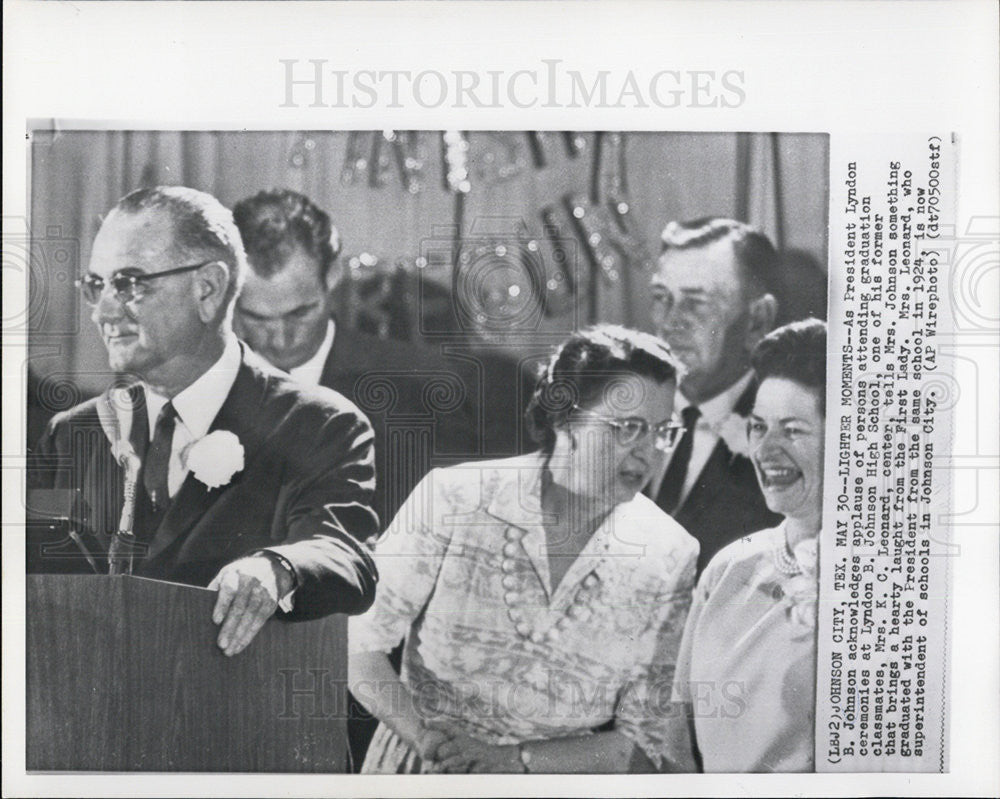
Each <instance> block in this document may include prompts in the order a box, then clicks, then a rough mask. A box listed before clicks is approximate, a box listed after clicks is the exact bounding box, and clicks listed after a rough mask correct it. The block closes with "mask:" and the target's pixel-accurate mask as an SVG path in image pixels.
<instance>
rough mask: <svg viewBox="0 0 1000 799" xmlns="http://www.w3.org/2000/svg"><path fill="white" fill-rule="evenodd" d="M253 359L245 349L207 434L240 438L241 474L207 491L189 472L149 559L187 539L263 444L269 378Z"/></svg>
mask: <svg viewBox="0 0 1000 799" xmlns="http://www.w3.org/2000/svg"><path fill="white" fill-rule="evenodd" d="M255 357H256V356H253V355H252V353H250V352H248V351H247V349H246V348H245V347H244V349H243V360H242V362H241V363H240V368H239V371H238V372H237V373H236V380H235V381H233V386H232V388H231V389H230V390H229V394H228V395H227V396H226V401H225V402H224V403H223V404H222V408H220V410H219V413H218V414H217V415H216V417H215V419H214V420H213V421H212V425H211V427H210V428H209V433H213V432H215V431H216V430H229V431H230V432H232V433H234V434H235V435H236V437H237V438H239V440H240V444H242V445H243V464H244V466H243V471H241V472H238V473H237V474H235V475H234V476H233V479H232V480H231V481H230V482H229V483H228V484H227V485H224V486H220V487H219V488H214V489H209V488H208V487H207V486H205V484H204V483H202V482H201V481H200V480H198V479H197V478H196V477H195V476H194V475H193V474H192V473H190V472H189V473H188V475H187V477H185V478H184V482H183V483H182V484H181V487H180V490H179V491H178V492H177V494H176V496H174V499H173V502H172V503H171V504H170V508H169V510H168V511H167V512H166V514H165V515H164V517H163V520H162V521H161V522H160V526H159V527H158V528H157V531H156V535H155V536H154V538H153V541H152V544H151V546H150V550H149V555H148V557H149V558H150V559H152V558H155V557H156V556H157V555H159V554H161V553H162V552H163V551H164V550H165V549H167V547H169V546H170V545H171V544H172V543H173V542H174V541H176V540H177V539H178V538H180V537H181V536H184V535H186V534H187V533H188V532H189V531H190V530H191V528H192V527H194V526H195V525H196V524H197V522H198V520H199V519H201V518H202V517H203V516H204V515H205V514H206V513H207V512H208V511H209V509H210V508H211V507H212V505H214V504H215V503H216V502H218V501H219V499H220V498H221V497H222V496H224V495H225V493H226V492H227V491H228V490H229V489H230V488H232V487H233V486H235V485H237V484H239V482H240V481H241V480H242V479H243V475H244V473H245V472H246V469H247V465H248V464H249V463H250V462H251V459H252V458H253V455H254V453H255V452H256V451H257V450H258V449H259V448H260V446H261V444H262V443H263V441H264V438H265V436H266V433H267V431H266V430H265V429H264V426H263V425H261V424H260V423H259V422H260V418H259V408H260V406H261V404H262V403H263V400H264V396H265V394H266V390H267V382H268V378H267V375H266V374H264V373H262V372H261V371H260V370H258V369H256V368H254V363H253V362H254V359H255Z"/></svg>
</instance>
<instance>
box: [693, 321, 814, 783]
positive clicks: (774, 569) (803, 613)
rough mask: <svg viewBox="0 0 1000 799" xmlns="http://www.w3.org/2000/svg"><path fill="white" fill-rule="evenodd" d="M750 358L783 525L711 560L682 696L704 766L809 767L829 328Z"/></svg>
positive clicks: (766, 477)
mask: <svg viewBox="0 0 1000 799" xmlns="http://www.w3.org/2000/svg"><path fill="white" fill-rule="evenodd" d="M752 362H753V366H754V371H755V372H756V373H757V380H758V389H757V398H756V401H755V403H754V409H753V412H752V413H751V415H750V418H749V421H748V423H747V427H748V431H747V432H748V436H749V443H750V457H751V460H752V461H753V464H754V468H755V469H756V472H757V479H758V481H759V482H760V487H761V490H762V491H763V492H764V498H765V500H766V501H767V506H768V507H769V508H770V509H771V510H772V511H774V512H776V513H780V514H782V515H784V517H785V520H784V522H782V523H781V524H780V525H778V526H777V527H774V528H771V529H769V530H762V531H760V532H758V533H754V534H753V535H751V536H749V537H747V538H743V539H739V540H737V541H735V542H734V543H732V544H730V545H729V546H727V547H726V548H725V549H723V550H721V551H720V552H719V553H718V554H717V555H716V556H715V557H714V558H713V559H712V560H711V562H710V563H709V564H708V567H707V568H706V569H705V572H704V574H702V576H701V580H700V581H699V582H698V587H697V588H696V589H695V596H694V603H693V605H692V607H691V613H690V615H689V617H688V621H687V627H686V629H685V630H684V640H683V642H682V644H681V654H680V658H679V659H678V664H677V685H676V689H675V699H678V700H681V701H684V702H686V703H687V706H688V712H689V716H690V717H691V720H692V725H691V726H692V729H693V733H694V746H695V749H696V751H697V754H698V755H700V758H701V762H702V767H703V769H704V770H705V771H708V772H798V771H813V768H814V763H813V746H814V730H813V726H814V712H815V711H814V704H815V696H816V685H815V680H816V601H817V587H818V586H817V562H818V561H817V558H818V541H819V533H820V526H821V524H822V521H823V440H824V439H823V431H824V422H825V419H826V406H825V400H824V397H825V390H826V325H825V324H824V323H823V322H819V321H817V320H815V319H810V320H806V321H804V322H795V323H793V324H790V325H787V326H785V327H783V328H779V329H778V330H775V331H774V332H772V333H771V334H769V335H768V336H766V337H765V338H764V339H762V340H761V342H760V343H759V344H758V345H757V348H756V349H755V351H754V353H753V356H752ZM675 731H678V728H675ZM675 746H679V744H676V743H675Z"/></svg>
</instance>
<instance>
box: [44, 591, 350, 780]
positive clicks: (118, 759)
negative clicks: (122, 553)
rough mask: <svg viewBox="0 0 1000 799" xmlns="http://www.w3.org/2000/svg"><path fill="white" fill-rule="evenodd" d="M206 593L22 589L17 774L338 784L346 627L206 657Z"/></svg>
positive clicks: (211, 629)
mask: <svg viewBox="0 0 1000 799" xmlns="http://www.w3.org/2000/svg"><path fill="white" fill-rule="evenodd" d="M214 603H215V592H214V591H208V590H206V589H203V588H194V587H191V586H185V585H177V584H174V583H164V582H159V581H155V580H146V579H142V578H136V577H107V576H98V575H94V576H89V575H82V576H55V575H28V577H27V728H28V729H27V768H28V769H29V770H32V771H221V772H290V773H296V772H343V771H345V770H346V757H347V754H346V753H347V737H346V732H345V721H346V714H347V691H346V677H347V647H346V642H347V625H346V619H345V618H344V617H342V616H332V617H328V618H326V619H321V620H318V621H311V622H285V621H281V620H277V619H272V620H270V621H268V622H267V624H265V625H264V627H263V629H262V630H261V631H260V633H259V634H258V636H257V637H256V639H254V641H253V642H252V643H251V644H250V646H249V647H247V649H245V650H244V651H243V652H241V653H240V654H238V655H236V656H234V657H226V656H225V655H223V654H222V651H221V650H220V649H219V648H218V646H216V644H215V640H216V636H217V632H218V628H217V627H216V625H215V624H213V623H212V620H211V613H212V607H213V606H214Z"/></svg>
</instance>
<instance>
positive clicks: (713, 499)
mask: <svg viewBox="0 0 1000 799" xmlns="http://www.w3.org/2000/svg"><path fill="white" fill-rule="evenodd" d="M756 391H757V386H756V385H755V384H751V385H750V386H749V387H748V388H747V390H746V391H744V392H743V394H742V395H741V396H740V398H739V400H737V402H736V405H735V406H734V408H733V410H734V411H735V412H736V413H738V414H739V415H740V416H744V417H745V416H748V415H749V414H750V411H751V410H752V409H753V401H754V395H755V393H756ZM781 518H782V517H781V516H779V515H778V514H776V513H773V512H771V511H770V510H768V507H767V504H766V503H765V502H764V496H763V494H761V492H760V486H759V484H758V483H757V475H756V474H755V473H754V469H753V464H752V463H751V462H750V459H749V458H747V457H746V456H745V455H738V454H734V453H733V452H732V451H731V450H730V449H729V447H728V446H726V442H725V441H723V440H722V439H719V441H718V443H716V445H715V449H713V450H712V454H711V455H710V456H709V458H708V461H707V462H706V463H705V466H704V468H703V469H702V470H701V474H699V475H698V480H697V482H695V484H694V486H693V487H692V488H691V491H690V492H689V493H688V495H687V496H686V497H685V498H684V501H683V502H682V503H681V506H680V507H679V508H678V509H677V510H676V512H675V513H674V519H675V520H676V521H677V522H678V524H680V525H681V526H682V527H683V528H684V529H685V530H687V531H688V532H689V533H691V535H693V536H694V537H695V538H697V539H698V541H699V542H700V543H701V552H700V553H699V554H698V574H701V572H702V571H703V570H704V568H705V567H706V566H707V565H708V562H709V561H710V560H711V559H712V556H713V555H715V553H716V552H718V551H719V550H720V549H722V548H723V547H724V546H726V545H727V544H729V543H731V542H733V541H735V540H736V539H738V538H742V537H743V536H746V535H750V533H755V532H757V531H758V530H763V529H765V528H767V527H774V526H775V525H776V524H778V522H780V521H781Z"/></svg>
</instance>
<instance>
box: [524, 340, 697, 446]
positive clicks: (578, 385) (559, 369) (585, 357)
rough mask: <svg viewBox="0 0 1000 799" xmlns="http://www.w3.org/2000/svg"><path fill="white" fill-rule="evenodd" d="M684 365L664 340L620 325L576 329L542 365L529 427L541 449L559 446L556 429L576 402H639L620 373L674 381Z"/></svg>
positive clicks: (625, 404)
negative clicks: (556, 443) (601, 400)
mask: <svg viewBox="0 0 1000 799" xmlns="http://www.w3.org/2000/svg"><path fill="white" fill-rule="evenodd" d="M682 370H683V367H682V366H681V365H680V363H679V361H677V359H676V358H675V357H674V355H673V354H672V353H671V351H670V347H669V346H667V344H666V343H664V342H663V341H662V340H661V339H659V338H657V337H656V336H652V335H650V334H649V333H640V332H639V331H637V330H630V329H629V328H626V327H621V326H619V325H597V326H595V327H591V328H587V329H586V330H581V331H579V332H577V333H574V334H573V335H572V336H570V338H569V339H568V340H567V341H565V342H564V343H563V344H562V345H561V346H560V347H559V348H558V349H557V350H556V352H555V353H554V354H553V355H552V357H551V358H550V359H549V362H548V364H547V365H546V366H544V367H543V368H542V369H541V370H540V374H539V377H538V381H537V383H536V384H535V390H534V392H533V393H532V395H531V401H530V402H529V403H528V408H527V410H526V411H525V420H526V422H527V424H528V431H529V433H530V434H531V437H532V439H533V440H534V441H536V442H537V443H539V444H541V445H542V450H543V452H545V453H547V454H551V453H552V450H553V448H554V447H555V441H556V434H555V431H556V428H558V427H560V426H562V425H563V424H565V423H566V421H567V419H568V418H569V415H570V414H571V413H572V412H573V409H574V406H577V405H580V406H586V405H588V404H590V403H591V402H594V401H596V400H598V399H600V398H602V397H604V398H606V399H608V400H609V401H611V402H612V403H613V404H619V403H620V404H621V405H622V406H623V407H624V408H627V407H628V406H629V405H635V404H638V403H637V402H636V399H637V398H635V397H631V396H627V394H628V392H627V391H625V386H624V385H623V384H622V382H621V378H623V377H627V376H630V375H638V376H640V377H649V378H651V379H653V380H655V381H656V382H658V383H666V382H668V381H672V382H676V381H677V380H678V379H679V377H680V374H681V372H682Z"/></svg>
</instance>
